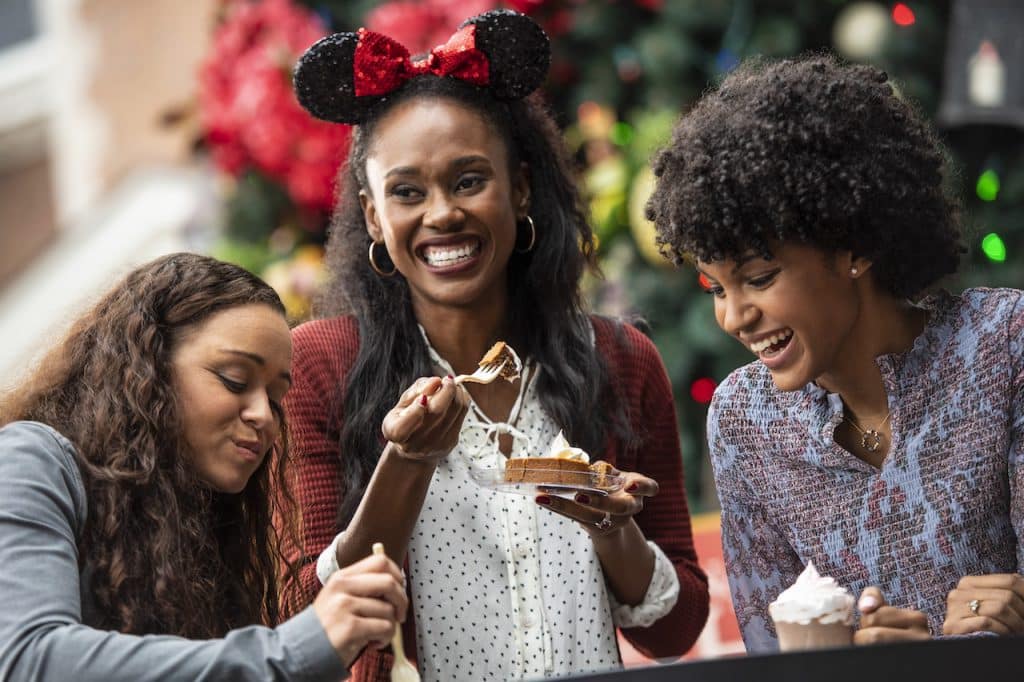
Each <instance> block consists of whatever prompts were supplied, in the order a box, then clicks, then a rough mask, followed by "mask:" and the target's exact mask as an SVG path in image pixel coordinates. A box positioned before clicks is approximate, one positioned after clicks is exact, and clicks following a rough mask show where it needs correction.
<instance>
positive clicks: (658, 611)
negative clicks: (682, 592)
mask: <svg viewBox="0 0 1024 682" xmlns="http://www.w3.org/2000/svg"><path fill="white" fill-rule="evenodd" d="M647 546H648V547H650V548H651V551H653V552H654V574H653V575H652V576H651V584H650V585H648V586H647V593H646V594H645V595H644V600H643V601H642V602H640V603H639V604H637V605H636V606H629V605H628V604H620V603H619V602H618V601H616V599H615V596H614V595H612V593H611V591H609V592H608V601H609V602H611V607H612V622H614V623H615V626H616V627H620V628H635V627H644V628H645V627H649V626H651V625H652V624H653V623H654V622H655V621H657V620H658V619H659V618H661V617H662V616H664V615H665V614H667V613H668V612H669V611H671V610H672V607H673V606H675V605H676V601H678V599H679V576H678V575H676V567H675V566H673V565H672V562H671V561H669V559H668V557H667V556H665V553H664V552H663V551H661V547H658V545H656V544H654V543H653V542H651V541H650V540H648V541H647Z"/></svg>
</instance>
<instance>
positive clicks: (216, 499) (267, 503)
mask: <svg viewBox="0 0 1024 682" xmlns="http://www.w3.org/2000/svg"><path fill="white" fill-rule="evenodd" d="M248 304H264V305H268V306H270V307H271V308H273V309H274V310H277V311H278V312H280V313H281V314H282V315H284V306H283V305H282V304H281V300H280V299H279V298H278V296H277V294H276V293H275V292H274V290H273V289H271V288H270V287H269V286H267V285H266V284H265V283H264V282H262V281H261V280H260V279H259V278H257V277H255V276H254V275H252V274H250V273H248V272H246V271H245V270H243V269H241V268H239V267H237V266H234V265H230V264H228V263H222V262H220V261H217V260H214V259H212V258H207V257H204V256H199V255H195V254H188V253H177V254H172V255H168V256H164V257H162V258H158V259H156V260H154V261H152V262H150V263H147V264H145V265H143V266H141V267H139V268H138V269H136V270H134V271H133V272H131V273H130V274H128V276H127V277H125V279H124V280H123V281H121V282H120V283H119V284H118V285H117V286H115V287H114V288H113V290H112V291H110V292H109V293H108V294H106V295H105V296H104V297H103V298H102V299H101V300H100V301H99V302H98V303H97V304H96V305H95V306H94V307H93V308H92V310H90V311H89V312H88V313H86V314H85V315H84V316H83V317H82V318H81V319H79V320H78V321H77V322H76V323H75V324H74V325H73V326H72V328H71V331H70V332H69V334H68V335H67V337H66V338H65V339H64V341H63V342H62V343H60V344H59V345H58V346H57V347H56V348H54V349H53V350H52V351H51V352H50V353H49V354H48V355H47V356H46V357H45V358H44V359H43V361H42V362H41V364H40V365H39V367H38V368H37V369H36V371H35V372H34V373H33V374H32V375H31V376H30V377H29V378H28V380H27V381H26V382H25V383H24V384H23V385H22V386H21V387H20V388H18V389H16V390H15V391H13V392H11V393H10V394H8V395H7V396H6V397H5V398H4V400H3V401H2V402H0V425H2V424H7V423H9V422H11V421H14V420H19V419H27V420H34V421H38V422H43V423H45V424H48V425H50V426H52V427H53V428H55V429H56V430H57V431H59V432H61V433H62V434H64V436H66V437H67V438H68V439H69V440H70V441H71V442H72V443H73V444H74V445H75V447H76V448H77V461H78V466H79V468H80V470H81V472H82V476H83V480H84V482H85V487H86V498H87V500H88V517H87V522H86V527H85V530H84V533H83V535H82V537H80V538H79V539H78V545H79V561H80V564H81V565H82V567H83V568H84V569H87V570H86V571H85V575H87V576H90V584H89V585H88V586H86V587H87V589H89V590H90V591H91V593H92V595H93V596H94V598H95V605H96V610H97V614H96V616H95V619H92V618H90V619H89V620H90V622H89V623H88V624H89V625H93V626H95V627H102V628H105V629H112V630H118V631H120V632H125V633H132V634H157V633H160V634H174V635H178V636H181V637H189V638H196V639H199V638H211V637H221V636H223V635H224V634H226V633H227V631H228V630H231V629H232V628H236V627H239V626H243V625H251V624H256V623H263V624H268V625H270V624H274V623H276V622H277V620H278V614H279V604H278V578H279V577H288V578H289V579H293V578H294V572H295V569H294V566H292V565H291V564H290V563H289V562H288V561H287V560H286V559H285V558H284V556H283V554H282V552H281V539H282V537H280V536H279V535H278V534H277V532H275V530H274V527H273V524H272V522H271V521H272V516H273V515H274V514H276V513H277V512H278V507H279V506H280V505H279V504H278V502H279V501H280V502H285V503H287V502H289V501H290V497H289V494H288V485H287V479H286V468H287V462H288V454H287V453H288V450H287V442H286V438H285V437H282V438H281V440H280V441H279V442H278V443H277V444H276V446H275V456H273V457H267V458H265V460H264V461H263V463H262V464H261V465H260V467H259V468H258V469H257V470H256V472H255V473H254V474H253V476H252V477H251V478H250V479H249V482H248V484H247V485H246V487H245V489H244V490H242V492H240V493H238V494H226V493H220V492H217V491H213V490H210V489H209V488H208V487H206V486H204V485H203V484H202V483H200V481H199V480H198V479H197V476H196V473H195V471H194V470H193V468H192V466H191V465H190V463H189V460H188V458H187V457H184V456H182V455H183V453H184V452H185V451H186V446H185V442H184V437H183V429H182V422H181V413H180V409H179V406H178V404H177V401H176V395H175V393H174V390H173V388H172V383H171V356H172V353H173V351H174V349H175V347H176V344H177V343H178V342H179V340H180V339H181V338H182V337H183V335H184V334H185V333H186V332H187V331H188V330H190V329H193V328H194V327H195V326H196V325H198V324H200V323H202V322H203V321H204V320H206V319H207V318H209V317H210V316H211V315H213V314H215V313H217V312H220V311H223V310H225V309H227V308H232V307H235V306H240V305H248ZM285 432H286V428H285V427H284V425H283V424H282V434H284V433H285ZM287 506H289V507H290V506H291V505H287ZM281 527H282V528H284V529H285V531H284V532H285V534H286V535H289V536H290V537H289V538H285V539H289V540H290V539H291V536H293V534H294V527H295V523H290V522H288V523H284V524H281ZM289 529H292V530H291V533H289ZM281 567H284V572H285V573H286V575H285V576H279V572H280V571H281Z"/></svg>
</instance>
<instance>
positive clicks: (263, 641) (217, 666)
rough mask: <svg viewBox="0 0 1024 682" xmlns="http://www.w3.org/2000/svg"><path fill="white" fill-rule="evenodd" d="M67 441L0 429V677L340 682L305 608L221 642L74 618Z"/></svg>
mask: <svg viewBox="0 0 1024 682" xmlns="http://www.w3.org/2000/svg"><path fill="white" fill-rule="evenodd" d="M86 510H87V505H86V499H85V487H84V485H83V483H82V479H81V475H80V472H79V469H78V466H77V464H76V463H75V455H74V446H72V445H71V443H70V442H69V441H68V440H67V439H66V438H64V437H63V436H62V435H61V434H59V433H58V432H56V431H54V430H53V429H52V428H50V427H48V426H46V425H44V424H39V423H36V422H15V423H13V424H10V425H8V426H5V427H4V428H2V429H0V680H11V681H15V680H61V681H63V680H80V681H83V682H89V681H91V680H103V681H110V682H117V681H118V680H125V681H127V680H131V681H132V682H139V681H144V680H161V681H172V682H173V681H175V680H181V681H183V682H184V681H185V680H188V681H189V682H192V681H193V680H303V681H310V682H312V681H313V680H318V681H319V680H324V681H327V680H331V681H334V680H341V679H344V678H345V677H346V676H347V672H346V670H345V667H344V666H343V665H342V663H341V660H340V659H339V658H338V656H337V654H336V653H335V651H334V649H333V648H332V647H331V644H330V642H329V641H328V639H327V634H326V633H325V632H324V630H323V627H322V626H321V625H320V621H319V620H318V619H317V617H316V614H315V613H314V612H313V610H312V607H309V608H307V609H306V610H304V611H302V612H301V613H300V614H298V615H296V616H295V617H294V618H292V619H291V620H289V621H287V622H285V623H283V624H282V625H280V626H278V627H277V628H267V627H261V626H251V627H245V628H240V629H237V630H233V631H231V632H229V633H228V634H227V636H226V637H224V638H223V639H213V640H205V641H195V640H188V639H183V638H181V637H174V636H170V635H146V636H141V637H140V636H135V635H125V634H121V633H119V632H110V631H103V630H97V629H95V628H92V627H89V626H87V625H83V624H82V604H81V596H80V573H79V567H78V546H77V542H76V538H77V537H78V536H79V534H80V533H81V531H82V529H83V527H84V525H85V519H86Z"/></svg>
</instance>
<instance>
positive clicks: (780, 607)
mask: <svg viewBox="0 0 1024 682" xmlns="http://www.w3.org/2000/svg"><path fill="white" fill-rule="evenodd" d="M768 612H769V613H771V616H772V619H774V620H775V621H777V622H778V621H781V622H784V623H801V624H805V625H806V624H807V623H810V622H811V621H812V620H815V619H816V620H817V621H818V622H820V623H846V624H847V625H852V624H853V595H852V594H850V591H849V590H847V589H846V588H845V587H843V586H842V585H840V584H838V583H837V582H836V581H835V579H834V578H830V577H827V576H822V575H820V574H819V573H818V570H817V569H816V568H814V562H813V561H812V562H810V563H808V564H807V568H805V569H804V572H803V573H801V574H800V576H799V577H798V578H797V579H796V582H794V583H793V584H792V585H791V586H790V587H789V588H788V589H786V590H784V591H783V592H782V594H780V595H779V596H778V598H777V599H776V600H775V601H773V602H772V603H771V604H769V605H768Z"/></svg>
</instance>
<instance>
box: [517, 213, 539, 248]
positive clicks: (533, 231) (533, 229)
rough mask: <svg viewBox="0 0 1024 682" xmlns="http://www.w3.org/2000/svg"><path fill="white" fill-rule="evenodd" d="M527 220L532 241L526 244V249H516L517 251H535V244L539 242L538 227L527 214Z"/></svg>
mask: <svg viewBox="0 0 1024 682" xmlns="http://www.w3.org/2000/svg"><path fill="white" fill-rule="evenodd" d="M526 222H527V223H528V224H529V225H530V243H529V244H527V245H526V248H525V249H516V253H530V252H531V251H533V245H534V244H535V243H536V242H537V227H536V226H535V225H534V224H533V218H531V217H530V216H529V215H527V216H526Z"/></svg>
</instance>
